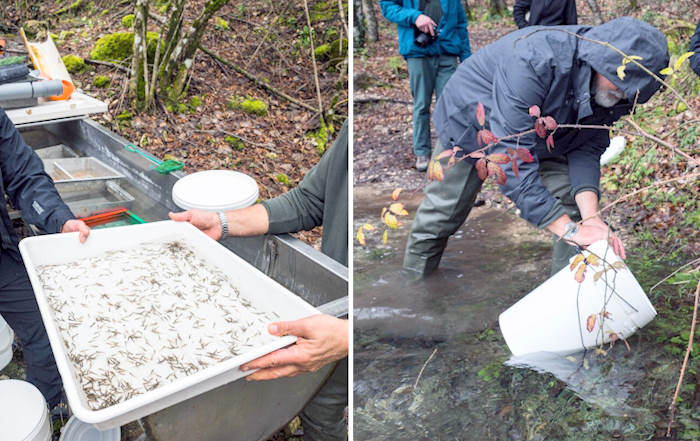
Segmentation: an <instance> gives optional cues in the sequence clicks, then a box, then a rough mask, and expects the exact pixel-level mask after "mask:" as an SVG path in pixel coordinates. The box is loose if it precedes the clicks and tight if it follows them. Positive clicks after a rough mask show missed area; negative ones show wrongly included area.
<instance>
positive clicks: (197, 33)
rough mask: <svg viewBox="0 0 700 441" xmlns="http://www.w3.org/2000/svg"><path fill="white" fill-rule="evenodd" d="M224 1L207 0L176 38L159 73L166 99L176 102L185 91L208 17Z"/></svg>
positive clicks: (224, 0) (225, 1) (219, 7)
mask: <svg viewBox="0 0 700 441" xmlns="http://www.w3.org/2000/svg"><path fill="white" fill-rule="evenodd" d="M226 3H228V0H208V1H207V3H206V4H205V5H204V9H202V12H200V13H199V16H197V18H196V19H195V20H194V22H193V23H192V25H191V26H190V27H189V29H187V32H185V34H184V35H183V36H181V37H179V39H178V40H177V43H176V44H175V46H174V48H173V50H172V52H171V53H170V55H169V57H168V59H167V62H166V63H165V65H164V68H163V70H162V71H161V73H160V91H161V94H162V96H164V97H165V98H166V99H167V100H169V101H171V102H177V101H178V100H179V99H180V97H181V96H182V94H183V93H184V92H185V87H186V84H187V76H188V75H189V72H190V69H191V68H192V64H193V63H194V56H195V53H196V52H197V48H198V47H199V43H200V41H201V40H202V35H204V31H205V30H206V28H207V24H208V23H209V19H211V17H212V16H213V15H214V14H215V13H216V12H217V11H218V10H219V9H221V7H222V6H224V5H225V4H226ZM171 18H172V17H171Z"/></svg>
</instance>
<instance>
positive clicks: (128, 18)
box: [122, 14, 134, 29]
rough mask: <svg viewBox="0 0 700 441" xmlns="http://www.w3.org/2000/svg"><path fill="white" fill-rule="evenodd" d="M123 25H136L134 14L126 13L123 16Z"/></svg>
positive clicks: (128, 27) (126, 26) (129, 26)
mask: <svg viewBox="0 0 700 441" xmlns="http://www.w3.org/2000/svg"><path fill="white" fill-rule="evenodd" d="M122 26H124V27H125V28H127V29H131V28H132V27H133V26H134V14H129V15H125V16H124V18H122Z"/></svg>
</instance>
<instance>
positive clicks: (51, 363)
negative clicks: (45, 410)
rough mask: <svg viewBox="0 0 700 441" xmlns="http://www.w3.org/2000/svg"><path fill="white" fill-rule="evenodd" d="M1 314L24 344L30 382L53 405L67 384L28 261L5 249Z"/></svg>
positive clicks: (1, 257) (0, 273) (0, 286)
mask: <svg viewBox="0 0 700 441" xmlns="http://www.w3.org/2000/svg"><path fill="white" fill-rule="evenodd" d="M0 314H2V317H3V318H4V319H5V321H6V322H7V324H9V325H10V327H11V328H12V330H13V331H15V335H17V337H18V338H19V341H20V342H21V343H22V348H23V352H24V361H25V364H26V366H27V381H29V382H30V383H32V384H33V385H34V386H36V387H37V388H38V389H39V390H40V391H41V393H42V395H44V398H46V401H47V402H48V404H49V408H53V407H54V406H55V405H56V404H58V402H59V400H60V398H61V389H62V386H63V383H62V382H61V377H60V376H59V374H58V370H57V369H56V361H55V360H54V358H53V352H52V351H51V346H50V345H49V338H48V337H47V335H46V329H44V322H43V321H42V320H41V314H40V313H39V306H38V305H37V303H36V299H35V297H34V291H33V290H32V285H31V283H30V282H29V276H28V275H27V271H26V269H25V268H24V264H22V262H20V261H17V260H16V259H15V258H13V257H12V256H11V255H10V254H9V253H8V252H7V251H5V250H2V253H0Z"/></svg>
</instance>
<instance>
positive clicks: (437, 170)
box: [407, 161, 445, 214]
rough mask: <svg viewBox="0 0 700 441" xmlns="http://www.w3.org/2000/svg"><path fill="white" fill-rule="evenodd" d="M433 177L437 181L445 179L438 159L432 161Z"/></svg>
mask: <svg viewBox="0 0 700 441" xmlns="http://www.w3.org/2000/svg"><path fill="white" fill-rule="evenodd" d="M433 177H434V178H435V179H437V180H438V181H442V180H443V179H445V172H444V171H443V170H442V164H440V163H439V162H438V161H433ZM407 214H408V213H407Z"/></svg>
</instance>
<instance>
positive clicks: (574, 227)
mask: <svg viewBox="0 0 700 441" xmlns="http://www.w3.org/2000/svg"><path fill="white" fill-rule="evenodd" d="M576 233H578V224H576V222H573V221H569V222H568V223H567V224H566V226H564V234H563V235H562V236H561V237H562V239H564V240H571V239H572V238H573V237H574V236H575V235H576Z"/></svg>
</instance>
